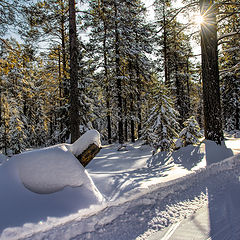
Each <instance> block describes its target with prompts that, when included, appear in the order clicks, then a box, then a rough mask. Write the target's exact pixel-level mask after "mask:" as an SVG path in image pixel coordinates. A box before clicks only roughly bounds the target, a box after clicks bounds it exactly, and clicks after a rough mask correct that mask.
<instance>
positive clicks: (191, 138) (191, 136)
mask: <svg viewBox="0 0 240 240" xmlns="http://www.w3.org/2000/svg"><path fill="white" fill-rule="evenodd" d="M183 125H184V128H183V129H182V131H181V132H180V133H179V138H178V140H177V141H176V143H175V145H176V149H178V148H180V147H186V146H187V145H189V144H197V143H199V138H201V137H202V136H203V135H202V133H201V131H200V130H201V129H200V127H199V125H198V123H197V121H196V119H195V117H194V116H191V117H190V118H188V119H187V120H186V121H185V122H184V123H183Z"/></svg>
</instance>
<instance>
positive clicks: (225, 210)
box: [205, 141, 240, 240]
mask: <svg viewBox="0 0 240 240" xmlns="http://www.w3.org/2000/svg"><path fill="white" fill-rule="evenodd" d="M205 150H206V161H207V165H211V164H214V163H220V162H221V161H223V160H224V159H227V158H229V157H232V156H233V152H232V150H231V149H229V148H227V147H226V145H225V143H224V142H222V145H216V143H214V142H211V141H205ZM218 174H221V173H218ZM225 175H226V174H225ZM228 175H232V176H231V178H232V180H229V181H225V183H223V184H222V185H220V183H219V182H216V185H217V184H219V189H218V190H217V191H216V188H215V187H214V185H211V186H209V187H208V197H209V200H208V201H209V204H208V206H209V224H210V226H209V227H210V233H209V237H211V239H218V240H222V239H229V240H235V239H240V225H239V222H240V184H239V179H238V178H237V176H235V177H234V175H233V174H230V173H229V174H228ZM228 175H226V178H229V177H230V176H228ZM237 175H238V174H237ZM224 185H225V186H224ZM223 186H224V188H223ZM221 188H223V189H221Z"/></svg>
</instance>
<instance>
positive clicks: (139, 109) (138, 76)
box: [136, 59, 142, 139]
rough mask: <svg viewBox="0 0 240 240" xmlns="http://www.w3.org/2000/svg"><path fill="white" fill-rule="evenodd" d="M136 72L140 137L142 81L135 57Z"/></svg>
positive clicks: (139, 130) (139, 131)
mask: <svg viewBox="0 0 240 240" xmlns="http://www.w3.org/2000/svg"><path fill="white" fill-rule="evenodd" d="M136 74H137V108H138V113H137V114H138V139H140V138H141V132H142V98H141V92H142V81H141V77H140V71H139V66H138V59H136Z"/></svg>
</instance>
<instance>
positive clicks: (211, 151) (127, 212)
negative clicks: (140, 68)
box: [0, 139, 240, 240]
mask: <svg viewBox="0 0 240 240" xmlns="http://www.w3.org/2000/svg"><path fill="white" fill-rule="evenodd" d="M239 146H240V140H239V139H232V140H229V141H226V146H222V147H219V146H217V145H216V144H215V143H212V142H208V141H206V142H203V143H202V144H201V145H200V146H188V147H186V148H182V149H180V150H178V151H177V152H174V153H172V154H167V153H159V154H158V155H156V156H153V157H152V156H151V149H149V148H148V147H147V146H141V145H140V143H137V144H134V145H132V146H130V147H129V150H128V151H117V148H118V146H114V145H112V146H106V147H104V148H103V149H102V150H101V152H100V154H99V155H98V156H97V157H96V158H95V159H94V160H93V161H92V162H91V163H90V164H89V166H88V167H87V171H88V173H89V176H90V178H91V179H92V180H93V182H94V183H95V185H96V187H97V188H98V190H99V191H100V192H101V194H103V195H104V197H105V198H106V199H107V201H106V202H105V203H100V202H97V203H96V204H95V205H94V204H89V205H88V206H79V208H78V210H77V209H71V211H69V212H67V211H66V210H65V211H64V209H62V211H60V210H59V209H57V212H58V214H59V213H61V214H60V215H59V216H57V215H55V216H54V217H53V216H51V217H46V218H45V219H42V220H37V221H33V220H32V219H30V220H31V221H30V222H29V223H28V224H25V225H23V223H24V222H20V224H18V225H16V226H18V227H15V228H14V227H12V228H7V229H5V230H4V231H3V233H2V235H1V239H43V238H46V239H98V240H100V239H147V237H148V236H150V235H151V234H152V233H154V232H155V231H157V230H159V229H162V228H165V227H166V226H168V225H169V224H171V223H173V222H177V221H178V220H181V219H183V218H185V217H187V216H189V215H191V214H193V213H194V212H195V211H197V210H198V209H199V208H201V206H205V205H206V204H207V203H208V190H207V189H208V188H211V189H214V188H215V189H218V188H221V189H223V188H224V187H226V184H227V183H228V184H229V183H231V182H236V181H238V176H239V175H240V173H239V172H240V158H239V156H237V155H236V156H233V155H234V154H237V153H239V148H240V147H239ZM231 156H232V157H231ZM227 157H230V158H228V159H227V160H225V161H223V162H221V163H220V164H213V165H211V166H208V167H207V168H205V166H206V159H207V160H208V161H209V159H210V158H211V159H212V162H214V161H217V160H223V159H225V158H227ZM5 167H6V164H3V165H2V166H1V168H0V171H2V172H4V173H5V170H6V169H5V170H4V168H5ZM0 176H1V175H0ZM2 179H4V178H2ZM21 188H23V186H21V187H20V185H18V186H16V188H15V190H19V189H21ZM21 191H22V190H21ZM21 191H20V192H21ZM26 191H27V190H26ZM65 191H70V188H67V189H64V190H63V191H59V192H57V193H53V194H49V195H43V196H49V198H52V199H53V200H52V202H51V201H50V203H51V204H52V205H51V204H50V206H49V207H48V210H49V211H50V212H51V207H52V206H53V205H54V199H55V201H56V199H58V200H59V199H62V198H63V199H65V197H66V196H67V195H68V194H69V193H68V192H65ZM71 191H72V194H73V192H74V194H75V195H74V194H73V195H74V196H73V195H71V194H70V195H69V198H68V199H67V198H66V199H65V202H64V204H66V205H65V207H66V206H69V205H71V202H72V201H73V202H74V200H73V199H72V198H74V199H78V198H79V199H80V195H77V194H76V192H75V189H71ZM71 191H70V192H71ZM6 192H8V191H6V188H5V193H6ZM1 193H4V190H3V189H1ZM29 193H30V191H28V194H29ZM66 193H67V194H66ZM31 194H33V193H31ZM54 194H59V195H58V196H56V195H54ZM18 196H19V194H18V193H16V194H15V198H14V199H12V202H13V203H16V202H18V203H19V202H21V199H19V197H18ZM51 196H54V197H51ZM1 197H2V195H1ZM29 198H30V195H28V196H27V195H26V198H25V201H27V200H28V199H29ZM89 199H91V196H90V197H89ZM3 200H4V199H3ZM5 200H6V199H5ZM45 201H46V202H45V203H48V201H49V199H47V200H45ZM1 202H2V199H1ZM4 202H6V201H4ZM1 205H3V204H1ZM6 205H8V204H6ZM20 207H21V205H20V204H19V205H18V206H17V205H16V208H15V209H12V210H11V209H8V210H7V211H5V213H4V214H3V215H2V214H1V216H4V218H2V217H1V221H2V222H3V223H4V222H5V221H6V220H5V218H6V217H7V214H9V213H10V212H14V211H17V212H19V209H18V208H20ZM34 207H35V208H36V209H37V208H38V207H37V205H35V206H34ZM34 207H33V208H32V209H31V210H32V211H36V213H37V214H36V215H38V213H39V212H41V211H38V210H36V209H35V210H34ZM76 207H77V205H76ZM66 208H67V207H66ZM55 209H56V208H55ZM2 210H3V207H2V208H1V211H2ZM19 214H20V215H26V212H25V213H24V212H19ZM32 214H33V213H30V214H29V215H32ZM47 214H48V213H47ZM47 214H46V215H45V216H47ZM10 215H11V214H10ZM59 217H60V218H59ZM2 219H3V220H2ZM25 223H26V222H25ZM22 225H23V226H22ZM13 226H14V224H13Z"/></svg>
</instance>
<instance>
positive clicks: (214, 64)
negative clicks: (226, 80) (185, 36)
mask: <svg viewBox="0 0 240 240" xmlns="http://www.w3.org/2000/svg"><path fill="white" fill-rule="evenodd" d="M212 2H213V1H211V0H200V10H201V15H202V16H204V23H203V24H202V26H201V50H202V78H203V110H204V130H205V138H206V139H208V140H212V141H215V142H217V143H218V144H221V141H222V140H223V130H222V116H221V114H222V113H221V103H220V87H219V69H218V52H217V24H216V6H215V5H214V4H213V3H212Z"/></svg>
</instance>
